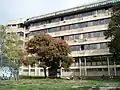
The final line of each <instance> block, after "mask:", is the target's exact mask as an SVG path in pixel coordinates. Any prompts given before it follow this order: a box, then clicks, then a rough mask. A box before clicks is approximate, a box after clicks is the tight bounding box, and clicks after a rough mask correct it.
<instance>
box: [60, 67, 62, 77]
mask: <svg viewBox="0 0 120 90" xmlns="http://www.w3.org/2000/svg"><path fill="white" fill-rule="evenodd" d="M62 76H63V75H62V68H61V69H60V77H62Z"/></svg>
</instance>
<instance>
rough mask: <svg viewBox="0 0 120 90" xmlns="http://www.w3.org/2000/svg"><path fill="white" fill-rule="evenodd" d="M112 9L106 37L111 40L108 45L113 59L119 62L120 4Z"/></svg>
mask: <svg viewBox="0 0 120 90" xmlns="http://www.w3.org/2000/svg"><path fill="white" fill-rule="evenodd" d="M112 9H113V12H112V16H111V19H110V22H109V26H108V30H107V31H106V32H105V37H106V39H108V38H110V39H111V41H110V43H108V47H109V51H110V53H112V55H113V58H114V59H116V60H117V59H118V58H120V43H119V42H120V2H117V3H115V4H114V5H113V8H112Z"/></svg>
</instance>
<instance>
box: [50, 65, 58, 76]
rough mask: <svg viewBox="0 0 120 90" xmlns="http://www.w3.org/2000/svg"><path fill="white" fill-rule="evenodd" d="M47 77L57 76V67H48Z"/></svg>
mask: <svg viewBox="0 0 120 90" xmlns="http://www.w3.org/2000/svg"><path fill="white" fill-rule="evenodd" d="M48 72H49V77H50V78H56V77H57V69H56V68H52V67H51V68H49V71H48Z"/></svg>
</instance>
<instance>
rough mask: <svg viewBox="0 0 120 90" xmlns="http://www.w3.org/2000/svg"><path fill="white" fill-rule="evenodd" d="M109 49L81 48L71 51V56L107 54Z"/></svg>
mask: <svg viewBox="0 0 120 90" xmlns="http://www.w3.org/2000/svg"><path fill="white" fill-rule="evenodd" d="M108 54H110V53H109V49H108V48H106V49H95V50H82V51H72V52H71V55H70V56H72V57H84V56H97V55H108Z"/></svg>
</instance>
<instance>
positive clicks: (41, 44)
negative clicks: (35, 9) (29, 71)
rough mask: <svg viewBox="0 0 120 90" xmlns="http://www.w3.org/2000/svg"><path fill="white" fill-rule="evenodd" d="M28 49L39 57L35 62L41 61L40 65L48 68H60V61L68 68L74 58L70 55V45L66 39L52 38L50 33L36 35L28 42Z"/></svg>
mask: <svg viewBox="0 0 120 90" xmlns="http://www.w3.org/2000/svg"><path fill="white" fill-rule="evenodd" d="M26 50H27V52H28V53H29V54H32V55H34V56H36V57H37V59H35V61H34V62H36V60H37V61H40V63H41V64H40V66H42V67H44V68H46V67H51V68H56V69H57V68H58V67H59V66H60V62H61V64H62V66H63V67H66V68H68V67H69V66H70V65H71V63H72V59H71V57H69V56H68V54H70V50H69V46H68V44H67V43H66V42H65V41H64V40H60V39H55V38H52V37H51V36H50V35H48V34H43V33H42V34H40V35H38V36H34V38H32V39H31V40H29V41H28V42H27V44H26Z"/></svg>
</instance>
